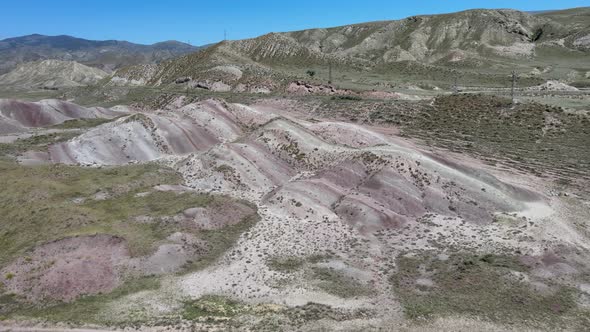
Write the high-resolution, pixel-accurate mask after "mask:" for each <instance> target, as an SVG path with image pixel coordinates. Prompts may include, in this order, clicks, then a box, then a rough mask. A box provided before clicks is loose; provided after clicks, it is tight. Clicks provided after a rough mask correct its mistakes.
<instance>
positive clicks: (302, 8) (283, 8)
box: [0, 0, 590, 45]
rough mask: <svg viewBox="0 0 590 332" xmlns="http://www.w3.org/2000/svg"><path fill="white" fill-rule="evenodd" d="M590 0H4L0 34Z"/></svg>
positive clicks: (294, 26) (148, 39) (551, 5)
mask: <svg viewBox="0 0 590 332" xmlns="http://www.w3.org/2000/svg"><path fill="white" fill-rule="evenodd" d="M582 6H590V0H559V1H556V0H536V1H535V0H512V1H504V0H488V1H481V0H479V1H478V0H470V1H467V0H453V1H447V0H421V1H420V0H414V1H412V0H410V1H408V0H405V1H393V0H390V1H387V0H360V1H359V0H339V1H334V0H324V1H321V0H315V1H313V0H294V1H289V2H287V1H284V0H274V1H270V0H259V1H257V0H241V1H240V0H233V1H230V0H205V1H202V0H199V1H197V0H193V1H190V0H168V1H149V0H143V1H140V0H101V1H98V0H0V8H1V11H2V19H1V20H0V39H4V38H8V37H15V36H21V35H26V34H32V33H40V34H46V35H60V34H67V35H73V36H77V37H82V38H87V39H98V40H102V39H119V40H128V41H131V42H137V43H144V44H146V43H147V44H149V43H154V42H158V41H164V40H170V39H176V40H180V41H184V42H187V41H189V40H190V42H191V43H192V44H195V45H202V44H207V43H212V42H217V41H219V40H221V39H223V31H224V30H227V33H228V38H229V39H242V38H249V37H256V36H259V35H262V34H265V33H268V32H279V31H292V30H300V29H306V28H316V27H331V26H338V25H345V24H351V23H359V22H367V21H376V20H392V19H399V18H404V17H407V16H412V15H417V14H437V13H447V12H454V11H459V10H465V9H472V8H514V9H519V10H547V9H560V8H571V7H582Z"/></svg>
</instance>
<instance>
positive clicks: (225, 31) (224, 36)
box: [223, 30, 227, 41]
mask: <svg viewBox="0 0 590 332" xmlns="http://www.w3.org/2000/svg"><path fill="white" fill-rule="evenodd" d="M226 40H227V30H223V41H226Z"/></svg>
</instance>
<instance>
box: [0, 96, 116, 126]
mask: <svg viewBox="0 0 590 332" xmlns="http://www.w3.org/2000/svg"><path fill="white" fill-rule="evenodd" d="M125 113H126V111H125V110H123V109H107V108H102V107H92V108H86V107H82V106H78V105H76V104H72V103H69V102H65V101H61V100H55V99H47V100H41V101H39V102H25V101H20V100H12V99H0V134H9V133H18V132H24V131H27V130H29V129H30V128H39V127H48V126H52V125H56V124H60V123H63V122H65V121H67V120H73V119H94V118H105V119H109V118H114V117H117V116H121V115H123V114H125Z"/></svg>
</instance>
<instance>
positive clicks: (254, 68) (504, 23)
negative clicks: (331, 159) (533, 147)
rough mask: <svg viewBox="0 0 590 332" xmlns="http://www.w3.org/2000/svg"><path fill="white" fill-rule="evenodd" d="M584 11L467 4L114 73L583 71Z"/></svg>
mask: <svg viewBox="0 0 590 332" xmlns="http://www.w3.org/2000/svg"><path fill="white" fill-rule="evenodd" d="M564 17H566V18H567V17H571V18H572V20H567V19H564ZM588 18H589V16H588V13H587V10H586V9H584V8H582V9H577V10H571V11H564V12H552V13H551V14H539V15H532V14H528V13H524V12H519V11H514V10H470V11H465V12H460V13H454V14H445V15H429V16H415V17H410V18H407V19H403V20H398V21H383V22H372V23H364V24H356V25H349V26H343V27H337V28H329V29H312V30H305V31H296V32H288V33H270V34H267V35H264V36H261V37H258V38H254V39H247V40H238V41H227V42H222V43H220V44H217V45H215V46H213V47H211V48H209V49H208V50H206V51H203V52H197V53H194V54H190V55H187V56H184V57H181V58H179V59H176V60H173V61H169V62H165V63H163V64H161V65H159V66H156V67H150V68H141V67H136V68H132V69H125V70H121V71H118V72H117V73H116V74H115V78H116V79H117V80H119V81H122V82H125V81H132V80H135V81H141V82H143V83H147V84H150V85H160V84H170V83H176V84H179V83H186V82H190V81H191V80H193V81H197V82H203V81H211V80H212V81H222V82H223V83H224V84H226V85H230V86H231V87H234V88H235V87H236V86H237V85H238V84H242V85H245V86H249V85H257V84H263V83H264V81H265V80H266V81H269V80H270V81H274V82H275V83H276V82H277V81H279V82H280V81H283V80H288V79H289V75H290V74H295V75H302V74H304V73H305V70H306V69H309V68H317V67H319V68H323V69H324V70H325V67H326V66H327V65H328V63H332V66H333V67H334V71H335V72H343V73H347V74H348V73H352V72H355V71H356V72H358V71H364V72H371V73H373V74H375V75H377V76H379V75H387V74H392V75H394V74H395V76H393V77H396V76H397V77H399V76H402V77H406V76H408V75H413V74H416V73H418V74H420V75H421V79H422V80H424V79H428V76H432V75H433V74H434V73H442V74H441V76H445V75H446V76H445V77H447V78H450V77H451V76H452V74H453V73H455V74H454V75H455V76H457V75H458V74H457V73H460V75H464V76H469V75H474V73H473V72H472V71H477V72H478V75H482V76H486V75H487V76H490V77H492V76H494V75H498V74H499V73H502V72H505V73H506V74H507V73H509V72H510V71H511V70H513V69H514V68H518V69H519V70H522V71H523V72H526V73H528V72H531V71H532V70H534V69H536V70H539V69H538V68H542V69H547V72H549V71H551V70H552V68H550V67H551V66H554V65H555V63H556V62H557V63H558V64H559V65H558V66H563V67H566V68H569V67H572V66H573V67H572V68H575V69H572V70H573V71H576V70H582V72H580V73H578V74H577V75H579V76H580V75H581V77H583V74H584V73H585V72H584V70H590V68H586V67H587V64H586V67H584V65H583V59H584V58H585V57H587V56H588V52H589V49H588V47H587V46H588V45H587V39H588V36H590V34H589V31H588V28H589V27H588V23H587V22H588V20H586V19H588ZM565 59H567V61H565ZM577 64H580V65H581V66H582V67H584V68H585V69H584V68H582V69H580V68H581V67H580V66H577ZM228 65H229V66H234V67H237V68H238V69H239V70H241V71H242V72H243V75H241V76H240V77H239V78H236V77H227V75H217V74H215V73H212V72H211V70H212V68H215V67H219V66H228ZM490 68H493V70H490ZM422 72H425V73H430V74H423V75H422ZM445 73H446V74H445ZM443 74H445V75H443ZM552 74H553V75H561V74H560V73H558V72H555V73H552ZM351 75H358V74H351Z"/></svg>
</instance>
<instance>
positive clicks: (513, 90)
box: [510, 70, 518, 105]
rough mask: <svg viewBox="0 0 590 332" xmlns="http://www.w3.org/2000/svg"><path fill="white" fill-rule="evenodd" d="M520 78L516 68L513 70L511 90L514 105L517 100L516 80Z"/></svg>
mask: <svg viewBox="0 0 590 332" xmlns="http://www.w3.org/2000/svg"><path fill="white" fill-rule="evenodd" d="M517 80H518V74H516V70H513V71H512V90H511V92H510V96H511V97H512V105H514V104H515V102H516V96H515V93H516V81H517Z"/></svg>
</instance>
